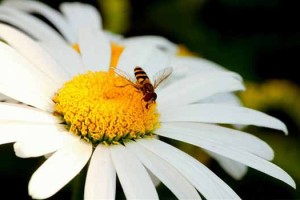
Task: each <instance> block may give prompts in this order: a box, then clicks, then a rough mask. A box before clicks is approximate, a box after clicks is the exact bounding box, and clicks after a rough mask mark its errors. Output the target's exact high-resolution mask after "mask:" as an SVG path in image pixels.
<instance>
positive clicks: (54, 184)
mask: <svg viewBox="0 0 300 200" xmlns="http://www.w3.org/2000/svg"><path fill="white" fill-rule="evenodd" d="M78 139H79V138H78ZM91 154H92V145H91V144H88V143H86V142H85V141H82V140H77V141H76V142H74V143H72V144H70V145H68V146H66V147H64V148H63V149H60V150H58V151H57V152H56V153H54V154H53V155H52V156H51V157H50V158H49V159H48V160H46V161H45V163H43V165H42V166H41V167H40V168H39V169H38V170H36V171H35V172H34V174H33V175H32V177H31V179H30V181H29V186H28V189H29V194H30V195H31V196H32V197H33V198H35V199H45V198H48V197H50V196H52V195H54V194H55V193H56V192H58V191H59V190H60V189H61V188H62V187H63V186H65V185H66V184H67V183H68V182H69V181H70V180H72V179H73V178H74V177H75V176H76V175H77V174H78V173H79V172H80V170H81V169H82V168H83V167H84V166H85V164H86V163H87V161H88V160H89V158H90V156H91Z"/></svg>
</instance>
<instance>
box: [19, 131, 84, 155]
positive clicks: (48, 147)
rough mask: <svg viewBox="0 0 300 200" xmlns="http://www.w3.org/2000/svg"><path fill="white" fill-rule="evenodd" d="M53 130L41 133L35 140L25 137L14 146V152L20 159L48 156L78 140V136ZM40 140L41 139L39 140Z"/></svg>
mask: <svg viewBox="0 0 300 200" xmlns="http://www.w3.org/2000/svg"><path fill="white" fill-rule="evenodd" d="M32 131H36V130H32ZM50 131H53V130H44V131H39V132H38V133H39V134H35V136H36V137H35V138H34V139H33V140H32V138H31V137H25V136H24V138H23V139H22V140H21V141H18V142H16V143H15V144H14V150H15V153H16V155H17V156H18V157H21V158H30V157H38V156H43V155H47V154H49V153H52V152H54V151H56V150H58V149H60V148H62V147H64V146H66V145H68V144H70V143H72V142H74V141H75V140H76V139H78V136H74V135H72V133H69V132H66V131H65V132H62V131H61V132H57V131H56V132H53V133H51V132H50ZM38 138H39V139H38Z"/></svg>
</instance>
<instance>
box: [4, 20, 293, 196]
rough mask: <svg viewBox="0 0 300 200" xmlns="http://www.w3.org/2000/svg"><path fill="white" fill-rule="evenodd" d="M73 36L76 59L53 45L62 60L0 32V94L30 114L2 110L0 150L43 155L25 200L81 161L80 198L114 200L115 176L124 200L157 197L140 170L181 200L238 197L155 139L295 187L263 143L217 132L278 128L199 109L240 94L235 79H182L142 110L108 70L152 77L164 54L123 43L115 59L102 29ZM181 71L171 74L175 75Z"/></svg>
mask: <svg viewBox="0 0 300 200" xmlns="http://www.w3.org/2000/svg"><path fill="white" fill-rule="evenodd" d="M79 32H80V34H79V35H78V50H77V51H78V52H80V53H77V52H76V51H73V50H72V48H71V47H70V45H68V44H66V43H64V42H60V43H59V42H55V43H52V45H53V47H55V46H54V44H55V45H57V47H56V48H57V49H56V50H57V51H58V52H60V53H57V52H56V53H54V52H53V51H50V50H49V48H47V47H49V46H46V47H45V45H44V44H45V43H46V42H45V43H42V42H39V43H38V42H35V41H34V40H33V39H31V38H30V37H28V36H27V35H25V34H23V33H22V32H20V31H18V30H15V29H13V28H11V27H9V26H8V25H4V24H1V25H0V37H1V39H2V40H4V41H5V42H6V43H7V44H6V43H2V42H1V43H0V64H1V66H7V67H6V68H3V69H2V70H1V73H0V74H1V75H0V81H1V82H0V83H1V84H0V92H1V93H3V94H5V95H7V96H9V97H12V98H14V99H16V100H18V101H20V102H23V103H24V104H28V105H30V106H31V107H28V106H25V105H17V104H13V103H1V104H0V111H1V115H0V120H1V121H0V130H1V133H2V134H1V135H0V143H1V144H4V143H11V142H14V150H15V152H16V155H17V156H19V157H23V158H28V157H38V156H43V155H49V154H50V157H49V158H48V159H47V160H46V161H45V162H44V163H43V165H42V166H41V167H40V168H39V169H37V171H36V172H35V173H34V174H33V175H32V177H31V179H30V182H29V194H30V195H31V196H32V197H33V198H38V199H43V198H48V197H50V196H52V195H53V194H55V193H56V192H58V191H59V190H60V189H61V188H62V187H63V186H64V185H66V184H67V183H68V182H69V181H70V180H71V179H72V178H73V177H74V176H76V174H78V173H79V172H80V170H81V169H82V168H83V167H84V166H85V165H86V164H87V163H88V162H89V167H88V173H87V178H86V184H85V193H84V196H85V199H100V198H114V197H115V193H116V191H115V190H116V177H118V178H119V180H120V183H121V185H122V188H123V190H124V193H125V196H126V198H128V199H132V198H149V199H150V198H151V199H156V198H158V195H157V192H156V189H155V186H154V184H153V182H152V180H151V178H150V176H149V172H148V171H147V170H149V171H150V172H151V173H153V174H154V175H155V176H156V177H157V178H158V179H160V180H161V181H162V182H163V183H164V184H165V185H166V186H167V187H168V188H169V189H170V190H171V191H172V192H173V193H174V194H175V195H176V197H178V198H179V199H200V198H201V197H200V196H199V193H198V192H200V193H201V194H202V195H203V196H204V197H205V198H207V199H212V198H214V199H226V198H227V199H238V198H239V197H238V195H237V194H236V193H235V192H234V191H233V190H232V189H231V188H230V187H229V186H228V185H226V184H225V183H224V182H223V181H222V180H221V179H220V178H218V177H217V176H216V175H215V174H214V173H212V172H211V171H210V170H209V169H208V168H207V167H206V166H204V165H203V164H201V163H200V162H198V161H197V160H196V159H194V158H192V157H191V156H189V155H188V154H186V153H183V152H182V151H180V150H178V149H176V148H175V147H173V146H171V145H169V144H167V143H165V142H162V141H161V140H159V139H158V138H156V137H154V136H156V135H157V136H161V137H165V138H171V139H175V140H179V141H183V142H186V143H189V144H193V145H196V146H198V147H200V148H203V149H205V150H206V151H207V152H209V153H210V154H211V155H214V156H215V157H225V158H228V159H230V160H233V161H236V162H238V163H242V164H244V165H246V166H249V167H252V168H254V169H257V170H259V171H261V172H264V173H266V174H268V175H270V176H273V177H274V178H277V179H279V180H281V181H283V182H285V183H287V184H289V185H291V186H292V187H295V182H294V181H293V179H292V178H291V177H290V176H289V175H288V174H287V173H286V172H284V171H283V170H282V169H281V168H279V167H278V166H276V165H274V164H272V163H271V162H269V161H270V160H272V159H273V157H274V154H273V151H272V149H271V148H270V147H269V146H268V145H267V144H266V143H265V142H263V141H262V140H260V139H259V138H257V137H255V136H252V135H250V134H248V133H244V132H241V131H238V130H233V129H229V128H225V127H222V126H219V125H216V124H240V125H256V126H262V127H268V128H274V129H278V130H282V131H284V132H287V129H286V127H285V125H284V124H283V123H282V122H281V121H279V120H278V119H276V118H273V117H271V116H268V115H266V114H263V113H261V112H258V111H255V110H251V109H247V108H244V107H238V106H230V105H223V104H214V103H207V102H201V100H203V99H206V98H208V97H210V96H212V95H215V94H218V93H222V92H223V93H226V92H233V91H237V90H242V89H243V85H242V83H241V79H240V78H239V76H238V75H237V74H235V73H233V72H228V71H222V70H207V71H201V73H200V72H199V71H195V72H194V73H193V72H190V73H186V74H185V75H184V76H183V77H181V78H178V79H177V80H173V81H169V82H167V81H166V83H165V85H164V87H161V88H160V87H158V88H157V90H156V92H157V95H158V99H157V103H153V104H151V106H150V107H149V108H146V103H145V102H144V101H143V100H142V99H143V94H142V92H140V91H139V90H137V89H136V88H135V87H132V86H131V85H129V86H128V81H127V80H126V79H124V78H123V77H121V76H118V75H116V74H115V73H114V70H112V69H111V68H110V67H111V66H113V67H116V68H117V69H119V70H122V71H124V72H127V73H129V74H130V73H131V74H132V73H133V68H134V66H141V67H142V68H143V69H144V70H145V72H147V74H148V75H149V77H150V78H152V77H154V75H155V74H156V73H157V72H158V71H160V70H162V69H163V68H164V67H166V60H168V57H166V56H167V55H168V54H165V53H162V52H161V51H156V50H155V49H154V48H153V46H151V45H150V46H149V48H148V45H144V44H128V45H127V46H126V47H125V48H124V49H122V51H121V52H119V53H117V54H115V53H114V52H113V51H112V48H111V45H110V41H109V40H108V39H107V35H106V34H104V33H103V32H102V31H101V30H100V29H93V30H90V29H88V31H84V30H82V29H81V30H79ZM48 44H50V42H48ZM100 44H101V45H100ZM44 48H45V49H44ZM50 52H52V53H50ZM180 70H181V69H180V68H179V67H176V66H175V67H174V69H173V71H174V72H173V73H174V75H176V74H177V75H178V71H180ZM172 75H173V74H172ZM172 75H171V77H172ZM12 77H14V78H12ZM171 77H170V78H171ZM16 80H17V81H16ZM152 82H153V80H152ZM4 132H9V134H3V133H4ZM89 160H90V161H89Z"/></svg>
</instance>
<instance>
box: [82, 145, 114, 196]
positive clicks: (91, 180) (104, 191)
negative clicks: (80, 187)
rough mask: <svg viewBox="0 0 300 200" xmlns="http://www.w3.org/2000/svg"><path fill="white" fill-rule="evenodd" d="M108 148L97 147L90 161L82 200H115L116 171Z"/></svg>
mask: <svg viewBox="0 0 300 200" xmlns="http://www.w3.org/2000/svg"><path fill="white" fill-rule="evenodd" d="M108 148H109V147H106V146H104V145H98V146H97V147H96V149H95V151H94V153H93V156H92V159H91V161H90V165H89V169H88V172H87V178H86V181H85V189H84V199H115V193H116V170H115V168H114V165H113V162H112V160H111V155H110V152H109V149H108Z"/></svg>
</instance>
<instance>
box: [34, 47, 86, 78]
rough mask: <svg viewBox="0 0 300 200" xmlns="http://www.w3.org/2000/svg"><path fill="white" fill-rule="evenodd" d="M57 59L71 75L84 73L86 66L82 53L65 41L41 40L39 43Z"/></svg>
mask: <svg viewBox="0 0 300 200" xmlns="http://www.w3.org/2000/svg"><path fill="white" fill-rule="evenodd" d="M39 44H40V45H41V46H42V47H43V48H44V49H45V50H46V51H47V52H48V53H49V54H50V55H51V56H52V57H53V59H55V61H56V62H57V63H58V64H59V65H60V66H61V67H62V68H63V69H64V70H65V71H66V72H68V74H70V76H71V77H74V76H75V75H78V74H80V73H84V71H85V70H84V66H83V62H82V58H81V57H80V55H79V54H78V53H77V52H76V51H74V49H73V48H72V47H71V46H69V45H66V44H65V43H56V42H50V41H48V42H40V43H39Z"/></svg>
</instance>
